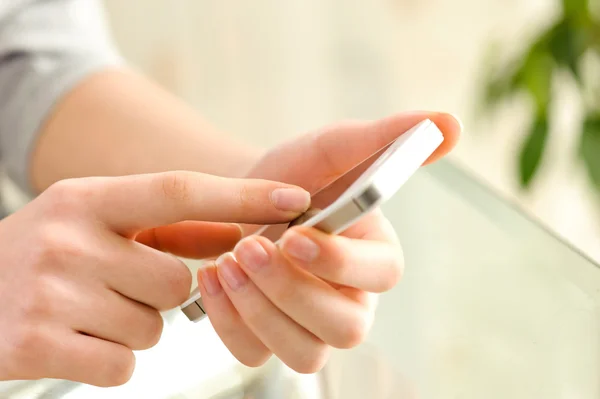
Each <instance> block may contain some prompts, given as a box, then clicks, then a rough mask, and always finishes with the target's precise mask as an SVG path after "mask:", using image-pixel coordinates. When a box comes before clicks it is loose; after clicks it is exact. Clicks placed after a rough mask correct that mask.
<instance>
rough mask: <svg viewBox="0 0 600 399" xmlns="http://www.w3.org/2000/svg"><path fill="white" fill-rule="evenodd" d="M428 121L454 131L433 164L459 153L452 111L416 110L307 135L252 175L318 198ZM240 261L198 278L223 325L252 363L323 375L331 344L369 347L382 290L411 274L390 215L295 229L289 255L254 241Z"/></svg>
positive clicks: (213, 267) (236, 350)
mask: <svg viewBox="0 0 600 399" xmlns="http://www.w3.org/2000/svg"><path fill="white" fill-rule="evenodd" d="M426 118H429V119H431V120H432V121H433V122H434V123H436V125H437V126H438V127H439V128H440V130H441V131H442V132H443V134H444V142H443V144H442V145H441V146H440V147H439V148H438V150H437V151H436V152H435V153H434V154H433V155H432V156H431V157H430V159H429V160H428V161H427V162H432V161H435V160H437V159H439V158H441V157H442V156H444V155H445V154H446V153H448V152H449V151H450V150H451V149H452V148H453V147H454V146H455V144H456V142H457V140H458V136H459V133H460V130H461V125H460V122H458V121H457V120H456V119H455V118H454V117H452V116H451V115H449V114H442V113H425V112H421V113H406V114H399V115H395V116H392V117H390V118H386V119H383V120H380V121H377V122H369V123H349V124H343V125H338V126H333V127H330V128H327V129H324V130H322V131H319V132H316V133H313V134H308V135H305V136H302V137H300V138H298V139H296V140H293V141H291V142H288V143H285V144H284V145H282V146H280V147H278V148H275V149H274V150H272V151H270V152H268V153H267V154H266V155H265V156H264V157H263V158H262V159H261V160H260V161H259V162H258V163H257V165H256V166H255V167H254V169H253V170H252V171H251V172H250V174H249V176H248V177H253V178H257V177H260V178H263V179H270V180H277V181H283V182H286V183H290V184H295V185H298V186H301V187H303V188H305V189H306V190H308V191H309V192H311V193H314V192H315V191H317V190H318V189H320V188H322V187H324V186H325V185H327V184H328V183H330V182H331V181H333V180H335V179H336V178H337V177H339V176H341V175H343V174H344V173H345V172H346V171H348V170H349V169H351V168H352V167H354V166H355V165H356V164H358V163H360V162H361V161H362V160H363V159H365V158H367V157H368V156H370V155H371V154H373V153H374V152H376V151H377V150H379V149H380V148H381V147H383V146H384V145H385V144H387V143H389V142H390V141H392V140H393V139H395V138H396V137H397V136H399V135H401V134H402V133H403V132H405V131H407V130H408V129H410V128H411V127H412V126H414V125H416V124H417V123H419V122H420V121H422V120H424V119H426ZM233 254H234V256H232V254H231V253H227V254H225V255H222V256H221V257H220V258H219V259H217V261H216V262H213V263H212V264H209V265H208V266H206V267H203V268H201V269H200V270H199V272H198V282H199V287H200V291H201V294H202V298H203V301H204V305H205V306H206V310H207V313H208V316H209V318H210V320H211V322H212V325H213V327H214V328H215V330H216V332H217V334H218V335H219V336H220V338H221V339H222V341H223V342H224V343H225V345H226V346H227V347H228V348H229V350H230V351H231V353H232V354H233V355H234V356H235V357H236V358H237V359H238V360H239V361H240V362H242V363H243V364H245V365H248V366H259V365H261V364H263V363H264V362H265V361H266V360H268V359H269V357H270V356H271V355H272V354H275V355H276V356H278V357H279V358H280V359H281V360H282V361H283V362H284V363H286V364H287V365H288V366H289V367H290V368H292V369H294V370H295V371H297V372H300V373H312V372H316V371H318V370H320V369H321V368H322V367H323V365H324V364H325V362H326V361H327V359H328V353H329V349H330V347H336V348H351V347H354V346H356V345H358V344H359V343H361V342H362V341H363V340H364V338H365V336H366V334H367V332H368V331H369V328H370V326H371V323H372V321H373V315H374V311H375V304H376V301H375V299H376V297H375V295H373V293H380V292H383V291H387V290H389V289H391V288H392V287H393V286H394V285H395V284H396V283H397V282H398V280H399V279H400V277H401V275H402V269H403V260H402V251H401V247H400V244H399V242H398V239H397V237H396V234H395V232H394V229H393V227H392V226H391V224H390V222H389V221H388V220H387V219H386V218H385V217H384V216H383V214H382V212H381V211H380V210H376V211H374V212H371V213H370V214H369V215H367V216H366V217H364V218H363V219H361V221H360V222H358V223H356V224H355V225H353V226H352V227H351V228H349V229H348V230H347V231H345V232H344V233H343V234H341V235H337V236H336V235H328V234H324V233H322V232H319V231H317V230H316V229H312V228H303V227H295V228H292V229H289V230H288V231H287V232H286V233H285V235H284V236H283V238H282V243H281V246H280V248H277V247H276V246H275V245H274V244H273V243H272V242H270V241H269V240H268V239H265V238H264V237H260V236H250V237H247V238H245V239H243V240H242V241H240V242H239V243H238V245H237V246H236V247H235V249H234V251H233ZM236 259H237V261H236Z"/></svg>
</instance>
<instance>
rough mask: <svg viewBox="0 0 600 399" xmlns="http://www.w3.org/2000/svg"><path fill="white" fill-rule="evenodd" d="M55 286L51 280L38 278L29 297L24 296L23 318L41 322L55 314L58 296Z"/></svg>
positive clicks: (31, 288) (30, 289) (29, 291)
mask: <svg viewBox="0 0 600 399" xmlns="http://www.w3.org/2000/svg"><path fill="white" fill-rule="evenodd" d="M55 285H56V284H54V283H53V282H51V281H50V279H48V278H45V277H40V278H38V280H37V281H35V283H34V284H32V286H31V287H30V288H29V289H28V292H27V295H23V301H22V304H21V316H22V317H23V318H24V319H25V320H40V319H44V318H47V317H49V316H50V315H52V314H53V313H54V310H55V305H54V303H55V301H56V294H55V292H58V290H57V289H55Z"/></svg>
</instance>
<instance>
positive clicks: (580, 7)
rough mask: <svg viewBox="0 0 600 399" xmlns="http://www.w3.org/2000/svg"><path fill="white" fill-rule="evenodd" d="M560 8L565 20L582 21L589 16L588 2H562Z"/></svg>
mask: <svg viewBox="0 0 600 399" xmlns="http://www.w3.org/2000/svg"><path fill="white" fill-rule="evenodd" d="M562 6H563V13H564V14H565V16H566V17H567V18H574V19H584V18H586V17H587V16H588V15H589V3H588V0H562Z"/></svg>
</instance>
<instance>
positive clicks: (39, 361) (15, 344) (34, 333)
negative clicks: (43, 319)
mask: <svg viewBox="0 0 600 399" xmlns="http://www.w3.org/2000/svg"><path fill="white" fill-rule="evenodd" d="M10 344H11V354H10V355H9V359H11V361H10V362H9V364H11V366H10V369H11V370H12V373H13V374H18V375H21V376H22V377H26V378H37V377H41V375H42V374H43V369H44V368H45V365H46V363H47V361H48V358H49V356H48V355H49V353H50V352H51V351H52V350H53V347H54V343H53V342H52V341H51V340H50V339H49V338H48V336H47V335H46V334H45V333H44V331H43V330H42V329H40V328H39V327H36V326H29V327H26V328H24V329H21V331H19V334H18V335H17V336H16V337H14V338H13V339H12V340H11V342H10Z"/></svg>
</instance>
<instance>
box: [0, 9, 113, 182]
mask: <svg viewBox="0 0 600 399" xmlns="http://www.w3.org/2000/svg"><path fill="white" fill-rule="evenodd" d="M1 1H2V2H3V3H4V2H5V1H7V0H1ZM105 28H106V27H105V23H104V14H103V9H102V7H101V5H100V3H99V2H98V0H8V1H7V3H4V4H0V162H1V163H2V166H3V167H4V168H5V170H6V172H7V173H8V175H9V177H10V178H11V179H12V180H14V181H15V182H16V183H17V184H18V185H19V186H20V188H21V189H23V190H24V191H25V192H27V193H29V194H31V193H32V189H31V186H30V182H29V163H30V162H29V158H30V154H31V151H32V149H33V145H34V143H35V141H36V136H37V134H38V132H39V130H40V127H41V126H42V125H43V123H44V122H45V119H46V118H47V117H48V116H49V114H50V113H51V112H52V109H53V106H54V105H55V104H56V103H57V101H59V100H60V98H61V97H62V96H63V95H65V94H66V93H67V92H68V91H69V90H70V89H71V88H73V87H74V86H75V85H76V84H77V83H78V82H80V81H81V80H82V79H84V78H85V77H86V76H88V75H89V74H91V73H94V72H96V71H98V70H101V69H104V68H107V67H109V66H116V65H120V64H122V63H123V61H122V59H121V58H120V56H119V55H118V53H117V51H116V50H115V48H114V46H113V45H112V43H111V40H110V37H109V35H108V34H107V32H106V29H105Z"/></svg>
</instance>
